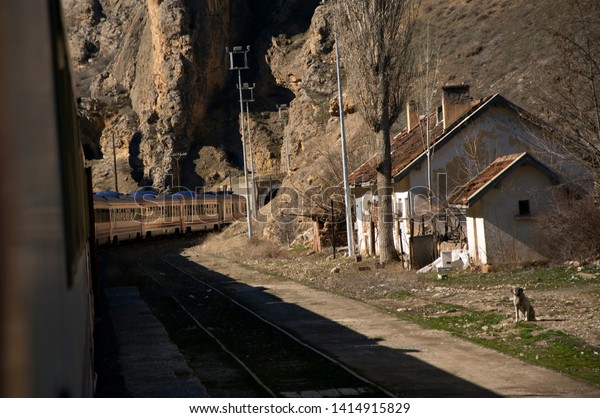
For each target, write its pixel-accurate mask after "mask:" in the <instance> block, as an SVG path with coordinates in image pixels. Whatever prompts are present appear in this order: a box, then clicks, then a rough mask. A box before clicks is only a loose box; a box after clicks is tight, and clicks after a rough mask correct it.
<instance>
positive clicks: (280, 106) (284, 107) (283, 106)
mask: <svg viewBox="0 0 600 418" xmlns="http://www.w3.org/2000/svg"><path fill="white" fill-rule="evenodd" d="M288 109H289V107H288V105H287V104H278V105H277V111H278V112H279V120H281V118H282V116H281V111H282V110H288ZM283 126H284V127H285V124H284V125H283ZM282 132H283V130H282ZM283 142H284V147H285V162H286V166H287V171H288V173H289V172H290V151H289V149H288V141H287V140H286V139H285V135H283Z"/></svg>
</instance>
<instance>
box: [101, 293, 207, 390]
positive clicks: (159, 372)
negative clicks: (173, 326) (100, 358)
mask: <svg viewBox="0 0 600 418" xmlns="http://www.w3.org/2000/svg"><path fill="white" fill-rule="evenodd" d="M104 294H105V296H106V299H107V301H108V309H109V314H110V317H111V321H112V323H113V328H114V332H115V335H116V338H117V344H118V352H119V354H118V357H119V364H120V366H121V370H122V372H123V379H124V382H125V387H126V389H127V391H128V392H129V394H130V395H131V396H133V397H136V398H147V397H152V398H178V397H184V398H206V397H209V395H208V393H207V391H206V389H205V387H204V386H203V385H202V383H201V382H200V380H198V378H197V377H194V376H193V372H192V370H191V369H190V368H189V367H188V365H187V363H186V361H185V358H184V357H183V355H182V354H181V353H180V352H179V349H178V348H177V346H176V345H175V344H174V343H173V342H172V341H171V340H170V339H169V335H168V334H167V331H166V330H165V328H164V327H163V325H162V324H161V322H160V321H159V320H158V319H157V318H156V317H155V316H154V315H153V314H152V312H151V311H150V309H149V308H148V306H147V305H146V303H145V302H144V301H143V300H142V298H141V297H140V293H139V291H138V289H137V287H111V288H106V289H105V290H104Z"/></svg>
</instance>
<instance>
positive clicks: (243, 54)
mask: <svg viewBox="0 0 600 418" xmlns="http://www.w3.org/2000/svg"><path fill="white" fill-rule="evenodd" d="M225 51H226V52H227V53H228V54H229V69H230V70H232V71H237V73H238V85H237V87H238V90H239V92H240V127H241V130H242V153H243V154H244V155H243V160H244V180H245V183H246V220H247V222H248V239H252V219H251V215H250V195H249V189H250V188H249V186H248V168H247V166H246V133H245V127H244V98H243V97H242V70H247V69H248V68H249V67H248V52H249V51H250V46H249V45H248V46H247V47H246V49H243V47H241V46H234V47H233V49H232V50H231V51H230V50H229V48H225ZM236 57H237V58H238V61H239V58H241V59H242V60H243V61H242V62H237V63H236V62H235V58H236Z"/></svg>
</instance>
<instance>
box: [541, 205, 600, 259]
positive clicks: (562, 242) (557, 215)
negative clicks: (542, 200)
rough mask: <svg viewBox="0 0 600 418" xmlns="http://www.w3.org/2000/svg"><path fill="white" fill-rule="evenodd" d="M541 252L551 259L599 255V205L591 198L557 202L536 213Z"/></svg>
mask: <svg viewBox="0 0 600 418" xmlns="http://www.w3.org/2000/svg"><path fill="white" fill-rule="evenodd" d="M536 228H537V233H538V239H539V245H540V250H541V251H542V254H543V255H544V256H546V257H548V258H549V259H551V260H553V261H555V262H564V261H570V260H578V261H583V262H585V261H593V260H598V259H600V208H599V207H598V206H596V204H595V203H594V201H593V199H590V198H588V199H582V200H575V201H570V202H568V203H566V204H564V203H563V204H557V205H555V206H554V207H553V208H552V209H551V210H550V211H548V212H546V213H544V214H542V215H539V216H537V218H536Z"/></svg>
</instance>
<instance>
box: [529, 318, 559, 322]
mask: <svg viewBox="0 0 600 418" xmlns="http://www.w3.org/2000/svg"><path fill="white" fill-rule="evenodd" d="M564 321H566V319H565V318H535V322H564Z"/></svg>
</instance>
